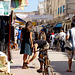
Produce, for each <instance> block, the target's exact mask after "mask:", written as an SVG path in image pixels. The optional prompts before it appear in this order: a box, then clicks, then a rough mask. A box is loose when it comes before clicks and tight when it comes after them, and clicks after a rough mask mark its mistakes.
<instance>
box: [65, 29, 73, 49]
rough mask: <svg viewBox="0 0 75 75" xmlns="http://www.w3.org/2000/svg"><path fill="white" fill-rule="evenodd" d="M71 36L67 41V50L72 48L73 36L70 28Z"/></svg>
mask: <svg viewBox="0 0 75 75" xmlns="http://www.w3.org/2000/svg"><path fill="white" fill-rule="evenodd" d="M69 33H70V36H69V39H68V40H67V41H66V42H65V48H66V50H72V37H71V30H69Z"/></svg>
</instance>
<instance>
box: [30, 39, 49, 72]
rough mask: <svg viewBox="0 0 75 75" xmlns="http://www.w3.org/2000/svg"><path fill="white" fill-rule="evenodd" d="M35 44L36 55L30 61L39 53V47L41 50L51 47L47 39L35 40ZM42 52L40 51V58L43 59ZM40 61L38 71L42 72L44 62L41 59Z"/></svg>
mask: <svg viewBox="0 0 75 75" xmlns="http://www.w3.org/2000/svg"><path fill="white" fill-rule="evenodd" d="M33 44H34V46H33V47H34V55H33V57H32V58H31V59H30V60H29V63H30V62H31V61H33V60H34V59H35V57H36V55H37V52H36V51H37V49H38V48H40V50H43V49H49V43H48V42H47V41H46V40H36V41H34V42H33ZM41 53H42V51H40V52H39V58H41V59H42V57H41ZM39 62H40V69H38V70H37V72H42V68H43V62H41V61H39Z"/></svg>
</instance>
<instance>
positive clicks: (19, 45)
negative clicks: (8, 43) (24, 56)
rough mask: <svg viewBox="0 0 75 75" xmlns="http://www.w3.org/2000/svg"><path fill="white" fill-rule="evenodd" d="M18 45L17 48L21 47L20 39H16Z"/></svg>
mask: <svg viewBox="0 0 75 75" xmlns="http://www.w3.org/2000/svg"><path fill="white" fill-rule="evenodd" d="M18 47H19V49H21V42H20V39H18Z"/></svg>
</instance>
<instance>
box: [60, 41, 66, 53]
mask: <svg viewBox="0 0 75 75" xmlns="http://www.w3.org/2000/svg"><path fill="white" fill-rule="evenodd" d="M60 47H61V51H62V52H65V41H61V40H60Z"/></svg>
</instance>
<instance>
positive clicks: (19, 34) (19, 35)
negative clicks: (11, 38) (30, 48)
mask: <svg viewBox="0 0 75 75" xmlns="http://www.w3.org/2000/svg"><path fill="white" fill-rule="evenodd" d="M20 37H21V27H20V26H19V30H18V36H17V40H18V47H19V49H20V48H21V42H20Z"/></svg>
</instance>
